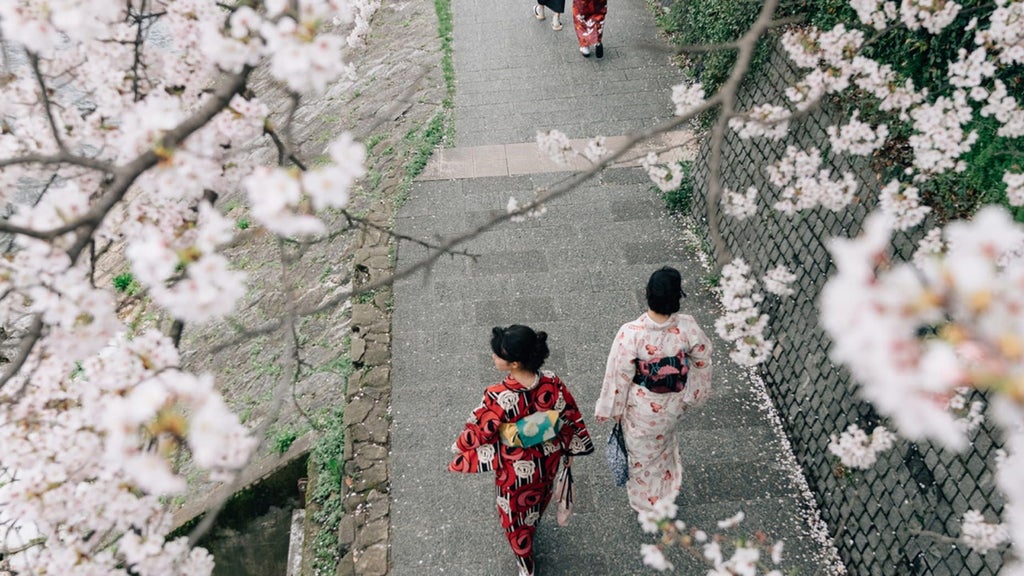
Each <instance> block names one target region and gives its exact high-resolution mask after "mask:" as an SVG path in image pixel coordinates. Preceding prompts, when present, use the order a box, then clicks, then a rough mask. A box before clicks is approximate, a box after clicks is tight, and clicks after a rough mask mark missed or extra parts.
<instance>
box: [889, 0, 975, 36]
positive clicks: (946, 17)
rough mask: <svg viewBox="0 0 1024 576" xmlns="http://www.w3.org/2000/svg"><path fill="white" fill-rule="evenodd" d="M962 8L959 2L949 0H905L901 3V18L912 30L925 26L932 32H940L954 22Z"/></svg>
mask: <svg viewBox="0 0 1024 576" xmlns="http://www.w3.org/2000/svg"><path fill="white" fill-rule="evenodd" d="M960 8H961V6H960V5H959V4H957V3H956V2H952V1H948V0H947V1H946V2H934V1H933V0H903V2H902V3H901V4H900V19H901V20H902V21H903V24H905V25H906V27H907V28H909V29H910V30H917V29H918V28H924V29H925V30H927V31H929V32H931V33H932V34H938V33H939V32H942V30H944V29H945V28H946V26H949V25H950V24H952V23H953V20H954V19H956V15H957V14H959V13H960Z"/></svg>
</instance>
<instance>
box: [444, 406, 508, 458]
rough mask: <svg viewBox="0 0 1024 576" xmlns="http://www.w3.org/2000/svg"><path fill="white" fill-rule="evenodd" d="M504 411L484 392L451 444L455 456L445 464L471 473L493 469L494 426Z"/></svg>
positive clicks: (495, 440)
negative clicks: (482, 397)
mask: <svg viewBox="0 0 1024 576" xmlns="http://www.w3.org/2000/svg"><path fill="white" fill-rule="evenodd" d="M502 414H504V411H503V410H502V409H501V407H500V406H498V404H497V402H496V401H495V400H494V398H492V397H491V395H489V394H484V399H483V401H481V402H480V405H479V406H478V407H477V408H476V410H473V414H472V416H470V417H469V420H467V421H466V427H465V428H463V429H462V432H460V433H459V436H458V438H456V439H455V444H453V445H452V451H453V452H455V457H454V458H453V459H452V461H451V463H450V464H448V470H450V471H452V472H464V473H467V474H473V473H476V472H489V471H491V470H494V468H495V466H496V461H497V450H496V448H497V446H496V443H497V438H498V425H499V424H501V415H502Z"/></svg>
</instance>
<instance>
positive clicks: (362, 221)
mask: <svg viewBox="0 0 1024 576" xmlns="http://www.w3.org/2000/svg"><path fill="white" fill-rule="evenodd" d="M341 213H342V214H343V215H344V216H345V218H346V219H347V220H348V221H349V223H352V222H355V223H357V224H359V225H361V226H366V227H367V228H372V229H374V230H378V231H380V232H384V233H386V234H387V235H389V236H391V237H392V238H395V239H397V240H405V241H407V242H412V243H413V244H416V245H418V246H422V247H423V248H426V249H427V250H443V248H442V246H441V244H435V243H433V242H428V241H426V240H421V239H419V238H414V237H412V236H407V235H405V234H400V233H398V232H395V231H394V230H392V229H390V228H388V227H387V226H383V225H381V224H378V223H376V222H374V221H372V220H370V219H368V218H363V217H361V216H356V215H355V214H352V213H351V212H349V211H348V210H342V211H341ZM447 253H448V254H449V255H451V256H465V257H467V258H470V259H472V260H474V261H475V260H476V259H477V258H479V257H480V255H479V254H474V253H472V252H469V251H467V250H448V251H447Z"/></svg>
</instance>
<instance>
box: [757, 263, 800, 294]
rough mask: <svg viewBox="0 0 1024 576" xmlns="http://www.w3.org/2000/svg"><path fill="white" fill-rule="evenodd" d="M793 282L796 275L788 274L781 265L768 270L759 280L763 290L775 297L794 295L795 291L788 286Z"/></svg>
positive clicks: (786, 269)
mask: <svg viewBox="0 0 1024 576" xmlns="http://www.w3.org/2000/svg"><path fill="white" fill-rule="evenodd" d="M794 280H796V274H793V273H792V272H790V271H789V269H788V268H786V266H785V265H782V264H780V265H779V266H776V267H775V268H772V269H771V270H769V271H768V273H767V274H765V275H764V277H763V278H762V279H761V281H762V282H763V283H764V289H765V290H767V291H768V292H771V293H772V294H775V295H777V296H792V295H793V294H795V293H796V291H795V290H793V288H792V287H791V286H790V285H791V284H792V283H793V281H794Z"/></svg>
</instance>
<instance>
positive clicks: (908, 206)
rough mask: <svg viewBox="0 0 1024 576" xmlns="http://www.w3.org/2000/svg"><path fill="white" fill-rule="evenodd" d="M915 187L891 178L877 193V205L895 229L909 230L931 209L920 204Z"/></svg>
mask: <svg viewBox="0 0 1024 576" xmlns="http://www.w3.org/2000/svg"><path fill="white" fill-rule="evenodd" d="M920 201H921V197H920V196H919V194H918V190H917V188H915V187H913V186H908V185H906V184H903V183H901V182H899V181H898V180H893V181H891V182H889V183H888V184H886V186H885V187H884V188H882V191H881V193H879V207H880V208H881V210H882V212H883V213H884V214H886V215H887V216H888V218H889V221H890V222H891V223H892V225H893V227H895V229H896V230H909V229H910V228H913V227H914V226H917V225H918V224H920V223H921V222H922V221H923V220H924V217H925V216H927V215H928V213H929V212H931V211H932V209H931V208H929V207H928V206H922V205H921V203H920Z"/></svg>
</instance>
